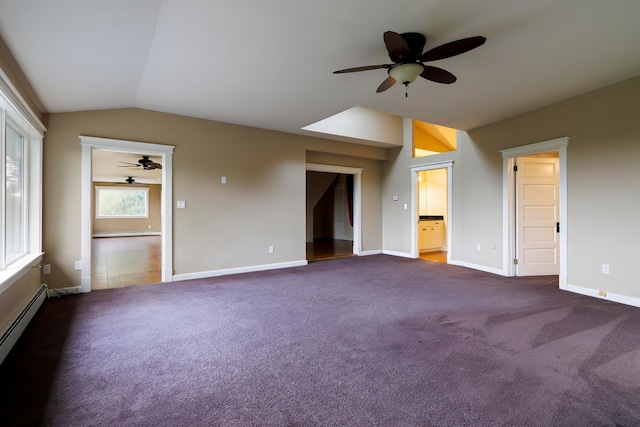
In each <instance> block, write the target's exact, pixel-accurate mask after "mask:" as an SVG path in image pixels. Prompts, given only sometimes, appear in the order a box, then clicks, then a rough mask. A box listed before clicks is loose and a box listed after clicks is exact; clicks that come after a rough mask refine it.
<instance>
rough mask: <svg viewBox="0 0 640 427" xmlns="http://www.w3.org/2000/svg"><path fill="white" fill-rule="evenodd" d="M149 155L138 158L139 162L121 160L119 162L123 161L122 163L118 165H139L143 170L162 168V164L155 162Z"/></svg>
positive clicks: (132, 166)
mask: <svg viewBox="0 0 640 427" xmlns="http://www.w3.org/2000/svg"><path fill="white" fill-rule="evenodd" d="M149 157H150V156H142V158H141V159H140V160H138V162H137V163H131V162H122V161H119V162H118V163H122V165H119V166H118V167H119V168H139V167H142V169H143V170H154V169H162V165H161V164H160V163H156V162H154V161H153V160H151V159H150V158H149Z"/></svg>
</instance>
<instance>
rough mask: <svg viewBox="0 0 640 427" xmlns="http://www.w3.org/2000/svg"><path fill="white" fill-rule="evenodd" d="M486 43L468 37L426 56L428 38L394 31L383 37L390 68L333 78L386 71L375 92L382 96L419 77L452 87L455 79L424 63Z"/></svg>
mask: <svg viewBox="0 0 640 427" xmlns="http://www.w3.org/2000/svg"><path fill="white" fill-rule="evenodd" d="M486 41H487V39H486V38H485V37H482V36H475V37H468V38H464V39H460V40H456V41H452V42H449V43H445V44H443V45H440V46H438V47H435V48H433V49H430V50H428V51H426V52H424V53H423V52H422V49H423V48H424V45H425V43H426V42H427V38H426V37H425V36H423V35H422V34H420V33H402V34H398V33H395V32H393V31H386V32H385V33H384V44H385V45H386V47H387V51H388V52H389V58H390V59H391V61H392V62H393V64H380V65H367V66H364V67H355V68H347V69H345V70H338V71H334V72H333V73H334V74H344V73H355V72H358V71H367V70H377V69H379V68H386V69H387V72H388V74H389V77H387V78H386V79H385V80H384V81H383V82H382V84H380V86H378V89H377V90H376V92H377V93H380V92H384V91H385V90H387V89H389V88H390V87H391V86H393V85H394V84H396V82H400V83H402V84H404V85H405V96H407V94H406V89H407V88H408V86H409V83H411V82H413V81H414V80H415V79H416V78H418V76H420V77H422V78H425V79H427V80H431V81H432V82H436V83H444V84H451V83H453V82H455V81H456V80H457V78H456V76H454V75H453V74H451V73H450V72H448V71H446V70H443V69H442V68H438V67H433V66H431V65H424V63H425V62H431V61H438V60H440V59H445V58H450V57H452V56H456V55H460V54H461V53H465V52H468V51H470V50H472V49H475V48H477V47H479V46H482V45H483V44H484V42H486Z"/></svg>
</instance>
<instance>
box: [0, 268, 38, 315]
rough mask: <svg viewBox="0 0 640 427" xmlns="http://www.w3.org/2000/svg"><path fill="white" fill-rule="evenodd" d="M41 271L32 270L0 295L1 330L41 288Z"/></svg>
mask: <svg viewBox="0 0 640 427" xmlns="http://www.w3.org/2000/svg"><path fill="white" fill-rule="evenodd" d="M40 273H41V269H39V268H31V269H29V270H28V272H27V273H26V274H25V275H24V276H22V277H21V278H20V279H18V281H17V282H16V283H14V284H13V285H11V287H9V288H8V289H6V290H5V291H4V292H2V293H1V294H0V328H2V327H3V326H4V325H5V323H6V322H7V321H8V320H9V319H11V317H13V315H14V314H16V312H17V311H18V309H19V308H20V306H21V305H22V304H23V303H25V302H26V301H27V300H28V299H29V298H31V296H32V294H33V293H34V292H35V290H36V289H37V288H38V286H40V283H42V282H41V281H40ZM44 277H46V276H44Z"/></svg>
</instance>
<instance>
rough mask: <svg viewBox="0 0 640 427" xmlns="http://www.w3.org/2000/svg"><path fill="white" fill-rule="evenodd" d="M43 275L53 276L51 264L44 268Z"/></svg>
mask: <svg viewBox="0 0 640 427" xmlns="http://www.w3.org/2000/svg"><path fill="white" fill-rule="evenodd" d="M42 274H51V264H45V265H43V266H42Z"/></svg>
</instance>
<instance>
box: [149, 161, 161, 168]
mask: <svg viewBox="0 0 640 427" xmlns="http://www.w3.org/2000/svg"><path fill="white" fill-rule="evenodd" d="M145 167H146V168H149V169H162V165H161V164H160V163H156V162H151V163H147V164H146V165H145Z"/></svg>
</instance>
